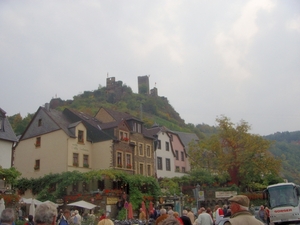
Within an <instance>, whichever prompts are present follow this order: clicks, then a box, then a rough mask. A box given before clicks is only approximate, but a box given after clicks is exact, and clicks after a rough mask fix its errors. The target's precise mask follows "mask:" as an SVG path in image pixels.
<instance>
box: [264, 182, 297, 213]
mask: <svg viewBox="0 0 300 225" xmlns="http://www.w3.org/2000/svg"><path fill="white" fill-rule="evenodd" d="M268 192H269V205H270V207H271V208H275V207H281V206H294V207H296V206H297V205H298V201H299V199H298V196H297V192H296V187H294V186H293V185H282V186H275V187H269V188H268Z"/></svg>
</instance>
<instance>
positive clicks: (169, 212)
mask: <svg viewBox="0 0 300 225" xmlns="http://www.w3.org/2000/svg"><path fill="white" fill-rule="evenodd" d="M168 216H169V217H174V211H173V210H172V209H169V210H168Z"/></svg>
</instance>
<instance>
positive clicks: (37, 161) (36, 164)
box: [34, 159, 40, 170]
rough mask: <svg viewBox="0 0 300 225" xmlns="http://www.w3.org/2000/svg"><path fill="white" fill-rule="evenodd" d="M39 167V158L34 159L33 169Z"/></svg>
mask: <svg viewBox="0 0 300 225" xmlns="http://www.w3.org/2000/svg"><path fill="white" fill-rule="evenodd" d="M39 169H40V160H39V159H37V160H35V164H34V170H39Z"/></svg>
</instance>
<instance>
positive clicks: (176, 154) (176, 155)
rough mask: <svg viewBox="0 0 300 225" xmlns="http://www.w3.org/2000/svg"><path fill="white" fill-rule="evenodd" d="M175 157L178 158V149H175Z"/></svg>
mask: <svg viewBox="0 0 300 225" xmlns="http://www.w3.org/2000/svg"><path fill="white" fill-rule="evenodd" d="M175 158H176V160H178V150H175Z"/></svg>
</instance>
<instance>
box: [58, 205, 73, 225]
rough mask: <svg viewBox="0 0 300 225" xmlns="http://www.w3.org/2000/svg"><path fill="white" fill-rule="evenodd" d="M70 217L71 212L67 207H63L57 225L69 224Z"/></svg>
mask: <svg viewBox="0 0 300 225" xmlns="http://www.w3.org/2000/svg"><path fill="white" fill-rule="evenodd" d="M70 218H71V212H70V210H68V209H65V210H64V212H63V215H62V216H61V218H60V221H59V224H58V225H69V224H70Z"/></svg>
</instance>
